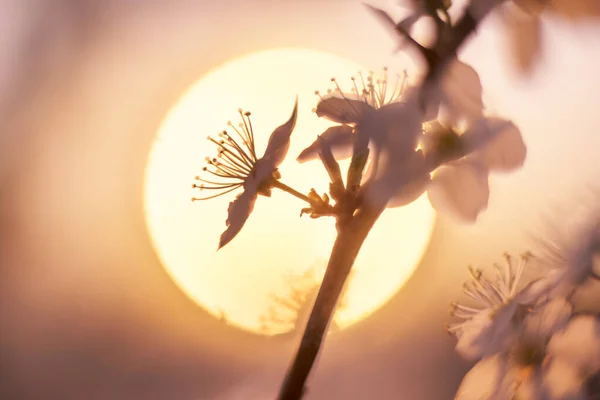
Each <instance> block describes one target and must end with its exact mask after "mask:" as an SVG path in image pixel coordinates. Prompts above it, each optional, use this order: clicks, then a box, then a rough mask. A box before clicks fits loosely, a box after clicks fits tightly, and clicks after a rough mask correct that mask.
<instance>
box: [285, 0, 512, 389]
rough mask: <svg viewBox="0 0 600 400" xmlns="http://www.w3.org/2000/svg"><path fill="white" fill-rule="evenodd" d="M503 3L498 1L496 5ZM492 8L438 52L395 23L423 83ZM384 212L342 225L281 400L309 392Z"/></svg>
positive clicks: (465, 21) (467, 20) (365, 211)
mask: <svg viewBox="0 0 600 400" xmlns="http://www.w3.org/2000/svg"><path fill="white" fill-rule="evenodd" d="M499 3H501V1H499V2H498V3H496V4H499ZM367 7H369V8H370V9H371V11H373V12H375V13H376V14H377V15H378V16H379V18H380V19H382V20H383V21H384V23H386V24H388V25H389V23H390V21H392V20H391V18H390V17H389V16H388V15H387V13H385V12H384V11H382V10H379V9H377V8H374V7H372V6H369V5H367ZM492 9H493V7H492V6H490V7H489V10H483V11H481V10H480V12H479V14H480V15H479V17H480V19H479V20H476V19H475V18H473V16H471V14H470V13H469V12H468V11H467V12H465V14H464V15H463V16H462V17H461V19H460V20H459V21H458V22H457V23H456V25H454V27H453V29H452V34H453V36H452V38H451V39H450V40H449V41H448V42H446V43H445V44H444V46H443V47H441V48H439V49H436V50H435V51H433V50H431V49H427V48H425V47H424V46H422V45H421V44H419V43H418V42H416V41H415V40H414V39H412V38H411V37H410V35H408V33H407V32H406V31H404V30H402V29H398V26H397V25H396V24H395V23H393V21H392V24H393V26H394V28H395V30H396V32H398V33H399V34H400V35H402V36H403V37H404V38H406V39H408V40H411V39H412V41H411V43H412V44H413V45H414V46H416V47H417V48H418V49H419V51H421V53H422V54H423V56H424V57H425V58H426V60H427V62H428V65H429V70H428V73H427V76H426V78H425V81H424V83H426V82H431V81H433V80H435V79H436V78H437V77H438V76H439V75H440V74H441V72H442V71H443V69H444V68H445V66H446V65H447V64H448V63H449V62H450V61H451V60H453V59H454V57H455V56H456V53H457V51H458V50H459V49H460V47H461V46H462V44H463V43H464V41H465V40H466V39H467V38H468V37H469V36H470V35H471V34H472V33H473V32H475V31H476V29H477V26H478V23H479V22H480V21H481V20H482V19H483V18H484V16H485V15H487V14H488V13H489V11H491V10H492ZM383 211H384V208H378V209H370V208H368V207H367V206H366V205H363V206H362V207H361V208H360V209H359V210H358V211H357V213H356V214H355V215H354V216H350V218H349V219H348V221H347V222H346V223H344V224H343V225H341V226H340V229H339V231H338V236H337V238H336V240H335V243H334V246H333V250H332V252H331V257H330V259H329V262H328V264H327V270H326V272H325V277H324V278H323V283H322V284H321V287H320V289H319V293H318V295H317V299H316V301H315V304H314V306H313V309H312V312H311V314H310V317H309V320H308V323H307V325H306V329H305V331H304V335H303V336H302V339H301V342H300V346H299V348H298V351H297V353H296V356H295V358H294V361H293V362H292V364H291V366H290V368H289V370H288V372H287V374H286V377H285V380H284V382H283V385H282V387H281V390H280V392H279V395H278V397H277V399H278V400H299V399H301V398H302V396H303V395H304V394H305V392H306V387H305V382H306V380H307V378H308V375H309V373H310V371H311V369H312V367H313V365H314V362H315V360H316V358H317V355H318V353H319V350H320V348H321V344H322V342H323V338H324V336H325V333H326V331H327V327H328V325H329V321H330V319H331V317H332V315H333V313H334V311H335V306H336V303H337V301H338V297H339V295H340V293H341V291H342V289H343V287H344V284H345V282H346V279H347V277H348V274H349V273H350V270H351V269H352V266H353V264H354V261H355V260H356V257H357V255H358V253H359V250H360V248H361V247H362V244H363V243H364V241H365V239H366V238H367V236H368V234H369V232H370V230H371V228H372V227H373V225H374V224H375V222H376V221H377V219H378V218H379V216H380V215H381V213H382V212H383Z"/></svg>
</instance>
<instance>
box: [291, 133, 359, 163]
mask: <svg viewBox="0 0 600 400" xmlns="http://www.w3.org/2000/svg"><path fill="white" fill-rule="evenodd" d="M319 138H320V139H321V140H322V141H323V144H324V145H327V146H329V148H330V149H331V151H332V152H333V155H334V156H335V158H336V160H343V159H346V158H348V157H350V156H352V145H353V143H354V133H353V128H352V127H351V126H348V125H339V126H332V127H331V128H329V129H327V130H326V131H325V132H323V133H322V134H321V135H320V136H319ZM318 140H319V139H317V140H315V141H314V142H313V143H312V144H311V145H310V146H308V147H307V148H306V149H304V150H302V152H301V153H300V155H299V156H298V158H297V159H296V160H297V161H298V162H299V163H304V162H306V161H310V160H315V159H317V158H319V148H320V146H321V144H319V141H318Z"/></svg>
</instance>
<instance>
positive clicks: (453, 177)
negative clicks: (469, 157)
mask: <svg viewBox="0 0 600 400" xmlns="http://www.w3.org/2000/svg"><path fill="white" fill-rule="evenodd" d="M427 194H428V196H429V201H430V202H431V205H432V206H433V208H435V209H436V210H437V211H439V212H442V213H447V214H449V216H451V217H453V218H455V219H456V220H459V221H462V222H475V221H476V220H477V217H478V216H479V214H480V213H481V212H482V211H484V210H486V209H487V205H488V200H489V197H490V188H489V185H488V171H487V169H486V168H485V167H483V166H481V165H479V164H477V163H472V162H469V161H466V160H465V161H459V162H456V163H450V164H446V165H443V166H442V167H440V168H438V169H437V170H436V171H435V173H434V175H433V178H432V179H431V183H430V185H429V188H428V190H427Z"/></svg>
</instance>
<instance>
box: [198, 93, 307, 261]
mask: <svg viewBox="0 0 600 400" xmlns="http://www.w3.org/2000/svg"><path fill="white" fill-rule="evenodd" d="M238 111H239V113H240V115H241V117H242V121H243V122H242V123H240V124H239V129H238V128H236V127H235V126H234V125H233V124H232V123H231V122H230V123H229V126H230V127H231V128H232V129H233V130H234V131H235V133H236V134H237V136H238V139H236V138H234V137H232V136H231V135H230V134H229V133H228V132H227V131H223V132H222V133H220V134H219V137H220V140H216V139H213V138H211V137H209V138H208V139H209V140H210V141H211V142H213V143H214V144H216V145H217V146H218V156H217V157H216V158H212V159H210V158H207V163H208V166H207V167H204V168H203V171H204V172H207V173H209V174H211V175H213V176H215V177H217V178H223V179H225V181H222V182H219V181H212V180H206V179H203V178H201V177H199V176H197V177H196V180H198V181H200V182H202V183H201V184H200V185H198V184H194V185H192V187H193V188H197V189H200V190H216V191H218V192H219V193H217V194H216V195H213V196H208V197H204V198H196V197H193V198H192V201H196V200H207V199H212V198H215V197H218V196H221V195H224V194H227V193H229V192H231V191H233V190H235V189H238V188H243V189H244V191H243V192H242V193H240V194H238V195H237V196H236V198H235V200H234V201H232V202H230V203H229V208H228V210H227V212H228V217H227V221H226V224H227V229H226V230H225V232H223V234H222V235H221V238H220V241H219V249H220V248H222V247H223V246H225V245H226V244H227V243H229V242H230V241H231V240H232V239H233V238H234V237H235V236H236V235H237V234H238V233H239V232H240V230H241V229H242V227H243V226H244V224H245V223H246V220H247V219H248V217H249V216H250V214H251V213H252V210H253V209H254V203H255V202H256V198H257V197H258V195H259V194H260V195H263V196H270V195H271V189H272V187H273V183H274V181H275V180H276V179H279V178H280V174H279V172H278V171H277V167H278V166H279V164H281V163H282V162H283V160H284V158H285V156H286V154H287V151H288V149H289V147H290V136H291V134H292V131H293V130H294V127H295V125H296V118H297V116H298V99H297V98H296V102H295V104H294V110H293V112H292V115H291V117H290V118H289V120H288V121H287V122H286V123H285V124H283V125H281V126H279V127H278V128H277V129H275V130H274V131H273V133H272V134H271V137H270V138H269V142H268V144H267V148H266V150H265V152H264V154H263V156H262V157H260V158H258V157H257V155H256V148H255V142H254V131H253V128H252V123H251V122H250V112H243V111H242V110H241V109H240V110H238Z"/></svg>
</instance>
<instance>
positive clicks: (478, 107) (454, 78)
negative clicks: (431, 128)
mask: <svg viewBox="0 0 600 400" xmlns="http://www.w3.org/2000/svg"><path fill="white" fill-rule="evenodd" d="M440 86H441V90H442V104H443V105H444V106H445V107H446V108H447V109H448V112H449V113H450V116H451V117H452V119H453V120H455V121H456V120H462V119H466V120H468V121H472V120H475V119H477V118H478V117H480V116H481V115H482V113H483V99H482V86H481V80H480V79H479V75H478V74H477V71H475V70H474V69H473V67H471V66H469V65H467V64H465V63H463V62H461V61H460V60H458V59H455V60H454V61H453V62H451V63H450V64H449V65H448V67H447V68H446V71H445V73H444V75H443V77H442V80H441V83H440Z"/></svg>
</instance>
